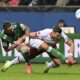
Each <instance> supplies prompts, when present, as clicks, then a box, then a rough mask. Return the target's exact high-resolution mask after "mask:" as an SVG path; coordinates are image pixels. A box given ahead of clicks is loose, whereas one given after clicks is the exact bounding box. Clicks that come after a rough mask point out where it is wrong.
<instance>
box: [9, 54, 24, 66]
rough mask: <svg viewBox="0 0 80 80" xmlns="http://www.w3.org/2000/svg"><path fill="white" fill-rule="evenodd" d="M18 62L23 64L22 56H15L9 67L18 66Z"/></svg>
mask: <svg viewBox="0 0 80 80" xmlns="http://www.w3.org/2000/svg"><path fill="white" fill-rule="evenodd" d="M19 62H25V59H24V57H23V56H22V55H20V56H17V57H16V58H15V59H13V60H12V61H10V66H11V65H14V64H18V63H19Z"/></svg>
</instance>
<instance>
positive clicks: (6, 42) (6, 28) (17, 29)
mask: <svg viewBox="0 0 80 80" xmlns="http://www.w3.org/2000/svg"><path fill="white" fill-rule="evenodd" d="M28 36H29V28H28V26H26V25H24V24H22V23H11V22H4V23H3V31H2V33H1V41H2V45H3V48H4V50H5V51H6V52H8V51H10V50H12V49H14V48H16V47H17V50H18V51H19V52H21V53H22V55H23V56H24V55H25V53H26V54H27V53H28V51H27V47H26V46H23V48H19V45H20V44H21V43H23V39H24V38H25V39H26V44H28V43H29V37H28ZM10 44H11V45H10ZM22 45H24V44H22ZM18 59H20V58H19V56H17V57H16V58H15V59H14V60H13V61H12V63H11V64H16V63H17V62H18V61H19V60H18ZM7 67H8V66H7ZM29 67H30V66H29ZM1 70H2V71H5V70H4V67H3V68H2V69H1Z"/></svg>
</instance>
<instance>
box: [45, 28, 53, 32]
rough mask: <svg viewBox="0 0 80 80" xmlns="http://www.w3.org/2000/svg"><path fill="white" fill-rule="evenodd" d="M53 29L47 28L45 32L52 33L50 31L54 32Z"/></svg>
mask: <svg viewBox="0 0 80 80" xmlns="http://www.w3.org/2000/svg"><path fill="white" fill-rule="evenodd" d="M52 30H53V29H51V28H46V29H44V31H47V32H50V31H52Z"/></svg>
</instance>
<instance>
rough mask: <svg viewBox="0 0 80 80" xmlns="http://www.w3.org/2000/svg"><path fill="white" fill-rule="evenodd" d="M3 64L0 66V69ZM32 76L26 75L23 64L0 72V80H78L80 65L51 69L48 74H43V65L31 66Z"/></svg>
mask: <svg viewBox="0 0 80 80" xmlns="http://www.w3.org/2000/svg"><path fill="white" fill-rule="evenodd" d="M2 65H3V64H2V63H1V64H0V67H1V66H2ZM31 66H32V69H33V72H32V74H27V73H26V71H25V64H18V65H14V66H13V67H11V68H9V69H8V70H7V71H6V72H4V73H3V72H0V80H80V65H79V64H76V65H74V66H72V67H71V68H69V67H68V66H67V65H62V66H61V67H59V68H52V69H50V71H49V72H48V73H43V70H44V66H45V65H44V64H32V65H31Z"/></svg>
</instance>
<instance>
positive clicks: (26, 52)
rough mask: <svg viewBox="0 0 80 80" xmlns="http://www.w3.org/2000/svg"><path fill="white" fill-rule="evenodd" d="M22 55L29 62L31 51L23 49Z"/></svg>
mask: <svg viewBox="0 0 80 80" xmlns="http://www.w3.org/2000/svg"><path fill="white" fill-rule="evenodd" d="M22 55H23V57H24V59H25V62H27V63H29V52H28V51H27V49H24V50H23V51H22Z"/></svg>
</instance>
